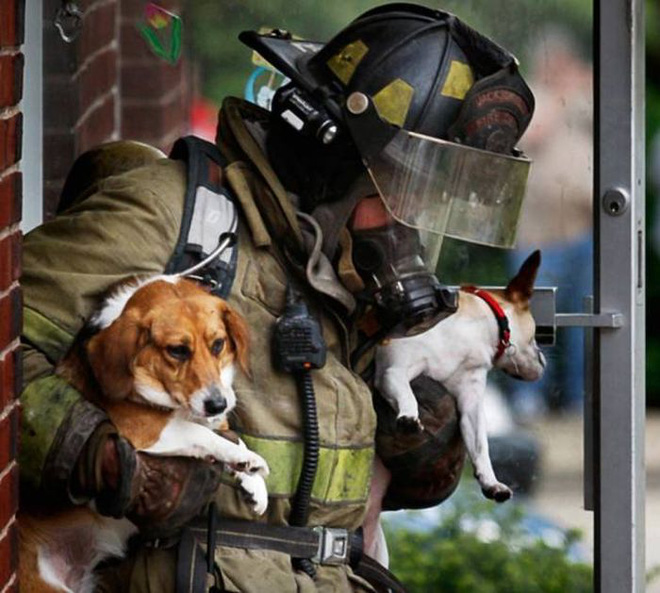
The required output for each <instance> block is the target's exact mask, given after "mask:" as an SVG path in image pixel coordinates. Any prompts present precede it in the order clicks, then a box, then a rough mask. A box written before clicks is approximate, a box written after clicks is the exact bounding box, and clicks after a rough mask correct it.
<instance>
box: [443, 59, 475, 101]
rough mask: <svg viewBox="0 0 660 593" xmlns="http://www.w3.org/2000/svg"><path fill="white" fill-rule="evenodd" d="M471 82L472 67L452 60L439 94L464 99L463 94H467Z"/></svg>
mask: <svg viewBox="0 0 660 593" xmlns="http://www.w3.org/2000/svg"><path fill="white" fill-rule="evenodd" d="M473 84H474V74H473V73H472V68H470V66H468V65H467V64H464V63H463V62H459V61H457V60H452V61H451V64H450V65H449V73H448V74H447V78H445V84H443V85H442V90H441V91H440V94H442V95H444V96H445V97H453V98H454V99H465V95H467V92H468V91H469V90H470V89H471V88H472V85H473Z"/></svg>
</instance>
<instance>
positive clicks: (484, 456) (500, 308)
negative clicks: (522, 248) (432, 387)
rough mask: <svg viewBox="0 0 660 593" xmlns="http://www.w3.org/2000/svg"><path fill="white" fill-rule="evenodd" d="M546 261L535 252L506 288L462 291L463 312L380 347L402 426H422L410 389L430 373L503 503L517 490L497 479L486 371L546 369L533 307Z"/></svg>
mask: <svg viewBox="0 0 660 593" xmlns="http://www.w3.org/2000/svg"><path fill="white" fill-rule="evenodd" d="M540 263H541V254H540V252H539V251H535V252H534V253H533V254H532V255H530V256H529V257H528V258H527V260H526V261H525V262H524V263H523V265H522V266H521V268H520V270H519V272H518V274H517V275H516V276H515V278H513V280H511V282H509V284H508V286H507V287H506V289H505V290H504V291H499V292H498V291H483V290H482V291H480V290H476V289H462V290H461V292H460V296H459V305H458V310H457V311H456V313H454V314H453V315H451V316H450V317H448V318H447V319H444V320H443V321H441V322H440V323H438V324H436V325H435V326H434V327H432V328H431V329H429V330H428V331H426V332H424V333H422V334H418V335H416V336H411V337H404V338H397V339H393V340H390V341H389V342H387V343H384V344H381V345H379V346H378V348H377V350H376V378H375V385H376V387H377V388H378V390H379V391H380V393H381V394H382V395H383V396H384V397H385V399H386V400H387V401H388V402H389V403H390V404H391V405H392V406H393V407H394V409H395V410H396V411H397V413H398V422H399V423H400V424H401V425H403V426H413V427H414V426H415V425H417V426H419V411H418V406H417V401H416V400H415V395H414V394H413V391H412V389H411V388H410V381H412V380H413V379H414V378H415V377H418V376H419V375H426V376H428V377H431V378H432V379H435V380H436V381H438V382H439V383H441V384H442V385H443V386H444V387H445V389H447V391H448V392H449V393H450V394H451V395H453V396H454V398H455V399H456V403H457V406H458V411H459V414H460V428H461V436H462V437H463V441H464V442H465V447H466V449H467V452H468V455H469V457H470V461H471V462H472V465H473V467H474V473H475V476H476V478H477V480H478V481H479V484H480V485H481V489H482V492H483V493H484V495H485V496H486V497H488V498H492V499H494V500H496V501H498V502H502V501H505V500H507V499H509V498H510V497H511V494H512V493H511V489H510V488H509V487H508V486H506V485H505V484H502V483H501V482H499V481H498V480H497V478H496V476H495V472H494V471H493V466H492V463H491V460H490V456H489V453H488V439H487V435H486V418H485V416H484V393H485V390H486V376H487V374H488V371H490V370H491V369H492V368H493V367H495V368H499V369H501V370H503V371H504V372H505V373H507V374H509V375H511V376H513V377H516V378H518V379H522V380H525V381H535V380H537V379H539V378H540V377H541V375H542V374H543V370H544V368H545V358H544V357H543V354H542V353H541V351H540V350H539V348H538V346H537V344H536V340H535V339H534V333H535V330H536V325H535V323H534V318H533V317H532V314H531V311H530V306H529V300H530V298H531V296H532V292H533V290H534V280H535V279H536V273H537V271H538V268H539V265H540ZM489 301H490V304H489ZM504 315H505V316H506V319H508V325H509V333H508V335H506V332H505V331H504V330H503V327H504V325H503V316H504ZM498 318H500V319H502V322H500V323H498V322H497V321H498ZM503 331H504V334H505V335H503Z"/></svg>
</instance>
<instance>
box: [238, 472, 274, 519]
mask: <svg viewBox="0 0 660 593" xmlns="http://www.w3.org/2000/svg"><path fill="white" fill-rule="evenodd" d="M237 477H238V481H239V483H240V485H241V489H242V493H243V495H244V498H245V502H247V503H248V504H249V505H250V506H251V507H252V510H253V511H254V513H255V514H257V515H263V514H264V513H265V512H266V509H267V508H268V491H267V490H266V482H265V481H264V479H263V478H262V477H261V476H260V475H258V474H245V473H240V474H238V476H237Z"/></svg>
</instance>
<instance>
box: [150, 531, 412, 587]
mask: <svg viewBox="0 0 660 593" xmlns="http://www.w3.org/2000/svg"><path fill="white" fill-rule="evenodd" d="M209 541H213V543H214V546H227V547H231V548H243V549H249V550H273V551H276V552H282V553H284V554H288V555H289V556H291V557H293V558H307V559H309V560H311V561H312V562H314V563H317V564H320V565H333V564H334V565H337V564H348V565H350V566H351V568H352V569H353V571H354V572H355V574H357V575H359V576H361V577H362V578H364V579H365V580H367V581H369V582H370V583H371V584H372V585H373V586H374V587H375V588H376V590H377V591H386V590H387V589H390V590H391V591H392V593H406V589H405V587H404V586H403V585H402V584H401V582H399V581H398V579H397V578H396V577H395V576H394V575H393V574H392V573H390V572H389V571H388V570H387V569H386V568H384V567H383V566H381V565H380V564H378V562H376V561H375V560H373V559H371V558H369V557H368V556H364V555H363V554H362V534H361V531H356V532H351V531H348V530H347V529H335V528H331V527H292V526H288V525H269V524H266V523H256V522H251V521H234V520H225V519H220V520H219V521H218V525H217V526H216V527H215V529H214V536H213V537H211V538H209V532H208V524H207V522H206V520H200V521H199V522H198V523H193V524H192V525H191V526H190V527H187V528H186V529H185V531H184V534H183V536H182V538H181V540H180V542H179V547H178V554H177V577H176V578H177V589H176V593H202V592H205V591H206V583H207V576H208V573H207V570H208V566H207V555H206V553H205V552H204V551H203V549H202V546H208V542H209ZM155 545H158V544H157V543H156V544H155ZM216 570H217V568H216ZM219 576H220V578H219V579H218V580H220V581H221V580H222V579H221V575H219Z"/></svg>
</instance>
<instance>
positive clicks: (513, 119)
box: [239, 3, 534, 156]
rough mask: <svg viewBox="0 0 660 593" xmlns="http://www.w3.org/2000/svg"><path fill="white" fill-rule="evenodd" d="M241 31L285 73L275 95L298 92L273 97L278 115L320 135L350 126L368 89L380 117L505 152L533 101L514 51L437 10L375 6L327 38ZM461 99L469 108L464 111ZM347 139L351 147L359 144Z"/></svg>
mask: <svg viewBox="0 0 660 593" xmlns="http://www.w3.org/2000/svg"><path fill="white" fill-rule="evenodd" d="M239 38H240V39H241V41H243V42H244V43H246V44H247V45H248V46H250V47H252V48H253V49H255V50H256V51H257V52H258V53H259V54H261V55H262V56H263V57H264V58H265V59H266V60H268V61H269V62H270V63H271V64H272V65H273V66H274V67H275V68H277V69H278V70H280V71H281V72H282V73H283V74H284V75H286V76H287V77H288V78H290V79H291V81H292V82H291V85H289V87H285V88H284V89H281V90H280V94H286V93H287V91H290V90H291V89H295V90H296V91H298V93H296V97H295V98H294V99H293V100H292V101H280V102H279V103H278V102H277V101H276V102H275V104H276V106H277V108H278V109H279V115H280V116H281V117H283V118H284V119H285V120H287V121H289V123H290V125H292V126H293V127H294V128H297V129H298V131H300V132H302V133H310V134H314V135H316V137H317V138H318V140H319V141H320V142H322V143H327V144H330V143H332V142H333V141H334V139H335V135H336V134H342V133H347V132H349V131H350V130H349V124H348V123H347V122H348V120H349V119H350V115H349V114H353V115H355V110H356V107H353V108H351V103H350V101H349V98H350V97H351V96H354V95H355V93H358V94H360V95H364V96H366V97H367V99H368V100H369V102H370V103H372V104H373V106H374V107H375V110H376V113H377V115H378V116H379V119H380V120H382V122H383V123H384V124H389V125H390V126H395V127H397V128H403V129H405V130H409V131H413V132H417V133H420V134H424V135H427V136H430V137H433V138H441V139H445V140H451V141H456V140H458V141H460V142H462V143H464V144H468V145H469V146H475V147H477V148H483V149H486V150H493V151H496V152H501V153H509V154H510V153H511V152H512V150H513V148H514V146H515V143H516V142H517V140H518V138H520V136H521V135H522V133H523V132H524V130H525V128H526V127H527V125H528V123H529V120H530V118H531V114H532V111H533V108H534V99H533V96H532V94H531V92H530V90H529V88H528V87H527V85H526V84H525V82H524V81H523V79H522V77H521V76H520V74H519V73H518V68H517V60H516V59H515V57H514V56H513V55H511V54H510V53H509V52H507V51H506V50H505V49H503V48H501V47H499V46H498V45H497V44H495V43H494V42H493V41H491V40H489V39H488V38H486V37H484V36H483V35H481V34H480V33H478V32H477V31H475V30H473V29H471V28H470V27H469V26H467V25H466V24H465V23H463V22H462V21H460V20H459V19H458V18H457V17H455V16H454V15H452V14H449V13H447V12H443V11H440V10H434V9H430V8H426V7H422V6H418V5H414V4H405V3H396V4H388V5H385V6H381V7H378V8H374V9H372V10H369V11H368V12H366V13H364V14H362V15H361V16H359V17H358V18H356V19H355V20H354V21H353V22H352V23H350V24H349V25H348V26H347V27H346V28H345V29H343V30H342V31H340V32H339V33H338V34H337V35H335V36H334V37H333V38H332V39H331V40H330V41H328V42H327V43H325V44H324V43H318V42H313V41H306V40H297V39H293V38H292V37H291V36H290V35H289V34H288V33H287V32H285V31H282V30H279V29H276V30H274V31H272V32H271V33H269V34H265V35H260V34H258V33H256V32H254V31H244V32H243V33H241V35H240V37H239ZM493 77H495V79H494V80H493ZM486 79H487V80H486ZM484 91H490V92H484ZM472 103H475V104H474V105H472ZM468 104H470V105H469V106H470V109H469V113H466V114H461V111H462V110H465V108H466V107H468ZM287 109H289V111H290V112H289V113H288V114H286V113H284V112H285V111H286V110H287ZM359 109H360V107H359V105H358V106H357V110H359ZM484 115H487V116H488V117H486V118H484V117H483V116H484ZM390 133H391V131H390ZM377 135H378V136H379V137H381V139H382V138H383V137H387V133H385V132H382V133H381V134H377ZM353 140H354V141H355V142H356V144H358V148H359V147H360V144H361V143H362V144H363V143H364V142H363V141H362V140H361V139H360V138H353ZM381 148H382V147H381ZM373 150H376V149H373ZM369 152H371V151H369ZM363 156H364V155H363Z"/></svg>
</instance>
